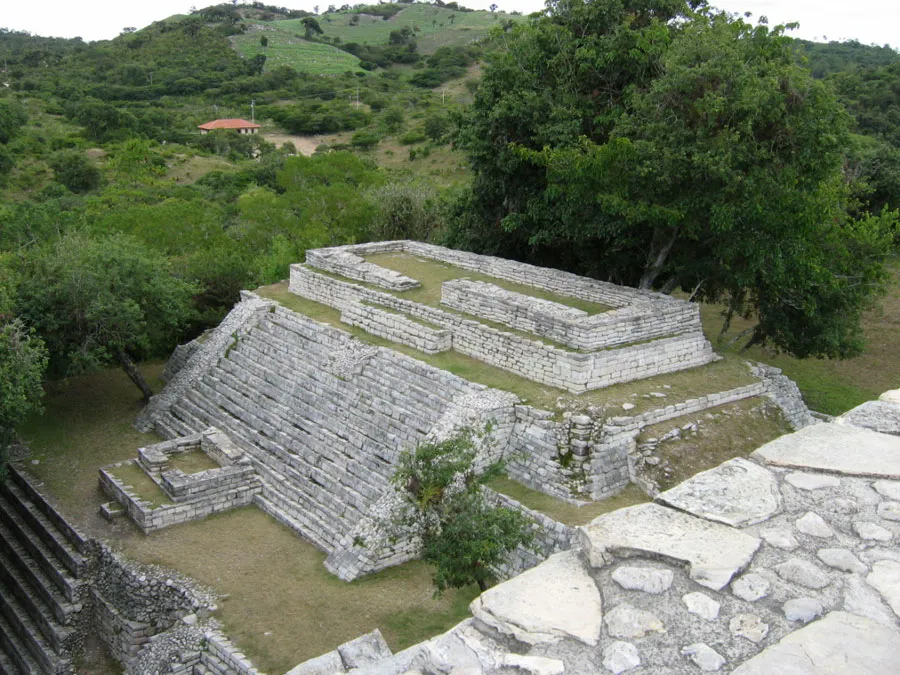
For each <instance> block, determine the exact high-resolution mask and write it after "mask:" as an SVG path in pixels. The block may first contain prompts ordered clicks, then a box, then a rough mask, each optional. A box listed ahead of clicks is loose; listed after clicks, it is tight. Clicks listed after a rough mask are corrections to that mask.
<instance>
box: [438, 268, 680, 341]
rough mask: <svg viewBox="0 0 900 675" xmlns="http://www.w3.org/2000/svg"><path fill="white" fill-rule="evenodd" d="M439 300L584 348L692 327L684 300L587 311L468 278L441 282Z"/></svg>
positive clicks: (478, 314)
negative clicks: (681, 301) (590, 312)
mask: <svg viewBox="0 0 900 675" xmlns="http://www.w3.org/2000/svg"><path fill="white" fill-rule="evenodd" d="M441 304H442V305H446V306H447V307H450V308H452V309H456V310H458V311H461V312H466V313H467V314H472V315H474V316H478V317H481V318H484V319H488V320H489V321H496V322H498V323H502V324H504V325H506V326H509V327H510V328H515V329H516V330H522V331H526V332H529V333H534V334H535V335H540V336H542V337H545V338H548V339H550V340H554V341H555V342H559V343H562V344H564V345H566V346H568V347H571V348H572V349H582V350H585V351H592V350H596V349H605V348H608V347H614V346H619V345H623V344H628V343H635V342H642V341H644V340H650V339H654V338H659V337H664V336H672V335H678V334H680V333H690V332H696V330H697V317H696V308H692V307H690V306H686V305H685V304H684V303H663V302H659V303H656V304H655V305H652V306H650V305H648V304H647V303H643V304H638V305H631V306H628V307H622V308H620V309H614V310H611V311H608V312H602V313H599V314H594V315H588V314H587V313H586V312H583V311H581V310H579V309H575V308H574V307H567V306H566V305H561V304H559V303H555V302H550V301H548V300H543V299H540V298H535V297H532V296H529V295H523V294H521V293H513V292H512V291H507V290H506V289H504V288H501V287H499V286H497V285H495V284H489V283H485V282H483V281H471V280H469V279H453V280H450V281H445V282H444V283H443V284H442V285H441Z"/></svg>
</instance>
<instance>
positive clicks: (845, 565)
mask: <svg viewBox="0 0 900 675" xmlns="http://www.w3.org/2000/svg"><path fill="white" fill-rule="evenodd" d="M816 556H817V557H818V558H819V560H821V561H822V562H823V563H825V564H826V565H828V566H829V567H834V568H835V569H838V570H841V571H842V572H860V573H862V572H867V571H868V569H869V568H868V567H866V566H865V565H864V564H863V563H862V562H860V560H859V558H857V557H856V556H855V555H853V554H852V553H851V552H850V551H848V550H847V549H845V548H823V549H819V551H817V552H816Z"/></svg>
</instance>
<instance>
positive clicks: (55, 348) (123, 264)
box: [18, 232, 195, 398]
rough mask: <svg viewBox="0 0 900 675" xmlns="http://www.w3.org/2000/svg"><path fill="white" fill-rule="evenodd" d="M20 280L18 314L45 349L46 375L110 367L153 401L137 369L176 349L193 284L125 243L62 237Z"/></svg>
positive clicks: (156, 258) (145, 251) (76, 235)
mask: <svg viewBox="0 0 900 675" xmlns="http://www.w3.org/2000/svg"><path fill="white" fill-rule="evenodd" d="M23 272H24V274H23V279H22V283H21V284H20V287H19V292H18V309H19V314H20V316H21V317H22V318H23V319H25V320H27V321H28V322H29V323H30V324H31V325H33V326H34V327H35V329H36V330H37V332H38V334H39V335H40V336H41V338H42V339H43V340H44V342H45V343H46V345H47V347H48V349H49V352H50V366H51V374H52V375H57V376H59V375H68V374H70V373H77V372H83V371H86V370H90V369H92V368H95V367H99V366H105V365H109V364H113V363H115V364H117V365H119V366H121V367H122V369H123V370H124V371H125V373H126V374H127V375H128V377H129V378H130V379H131V380H132V382H134V384H135V385H136V386H137V387H138V388H139V389H140V390H141V393H143V394H144V397H145V398H149V397H150V396H151V395H152V391H151V389H150V387H149V385H148V384H147V382H146V381H145V379H144V377H143V375H142V374H141V372H140V370H138V368H137V366H136V365H135V361H136V360H138V359H140V358H143V357H146V356H149V355H152V354H158V353H161V352H163V351H165V350H167V349H169V348H171V347H172V346H173V344H174V343H175V342H176V341H177V337H178V331H179V329H180V328H181V327H182V326H183V325H184V324H185V323H186V322H187V321H188V320H189V318H190V315H191V311H192V310H191V297H192V295H193V293H194V292H195V288H194V286H193V284H190V283H188V282H186V281H183V280H182V279H179V278H178V277H176V276H174V275H173V274H172V271H171V269H170V266H169V263H168V261H167V260H166V259H165V258H163V257H162V256H160V255H159V254H157V253H154V252H152V251H150V250H149V249H147V248H146V247H144V246H143V245H142V244H140V243H139V242H137V241H136V240H134V239H132V238H130V237H128V236H124V235H111V236H99V237H90V236H87V235H85V234H83V233H80V232H71V233H68V234H66V235H64V236H62V237H60V238H59V239H57V240H56V241H54V242H52V243H49V244H47V245H45V246H43V247H41V248H40V249H39V250H37V251H36V252H35V253H34V255H33V256H32V257H31V258H30V259H29V261H28V262H27V263H26V264H25V265H24V270H23Z"/></svg>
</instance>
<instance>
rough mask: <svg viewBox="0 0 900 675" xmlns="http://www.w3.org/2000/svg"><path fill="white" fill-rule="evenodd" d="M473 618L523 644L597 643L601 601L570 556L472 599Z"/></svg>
mask: <svg viewBox="0 0 900 675" xmlns="http://www.w3.org/2000/svg"><path fill="white" fill-rule="evenodd" d="M470 609H471V610H472V614H473V616H475V617H476V618H477V619H480V620H481V621H484V622H485V623H486V624H488V625H489V626H493V627H494V628H496V629H497V630H499V631H500V632H501V633H508V634H511V635H513V636H515V637H516V639H518V640H521V641H522V642H527V643H528V644H536V643H540V642H555V641H558V640H561V639H562V638H563V637H572V638H575V639H576V640H580V641H581V642H583V643H585V644H589V645H596V644H597V642H598V641H599V640H600V626H601V623H602V620H603V601H602V599H601V597H600V591H599V590H597V586H596V584H594V580H593V579H592V578H591V577H590V576H589V575H588V573H587V571H586V570H585V568H584V565H583V564H582V562H581V559H580V557H579V556H578V554H577V553H576V552H574V551H566V552H564V553H557V554H556V555H554V556H550V557H549V558H548V559H547V560H546V561H544V563H543V564H541V565H538V566H537V567H534V568H532V569H530V570H528V571H526V572H523V573H522V574H520V575H519V576H517V577H515V578H513V579H510V580H509V581H507V582H506V583H504V584H500V585H499V586H495V587H494V588H491V589H489V590H487V591H485V592H484V593H482V594H481V596H479V597H478V598H476V599H475V600H474V601H473V602H472V605H471V607H470Z"/></svg>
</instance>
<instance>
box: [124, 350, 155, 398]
mask: <svg viewBox="0 0 900 675" xmlns="http://www.w3.org/2000/svg"><path fill="white" fill-rule="evenodd" d="M116 358H117V359H118V360H119V365H121V366H122V370H124V371H125V374H126V375H128V379H130V380H131V381H132V382H134V384H135V386H137V388H138V389H140V390H141V393H142V394H143V395H144V400H145V401H149V400H150V397H151V396H153V390H152V389H150V385H149V384H147V380H145V379H144V376H143V375H141V371H140V370H138V368H137V366H136V365H134V361H132V360H131V357H130V356H128V354H126V353H125V350H124V349H118V350H116Z"/></svg>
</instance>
